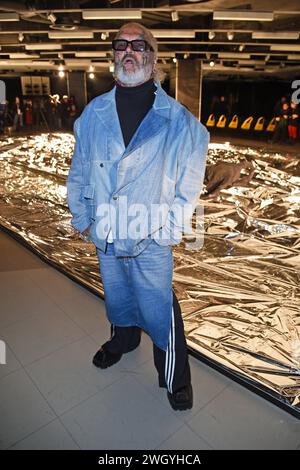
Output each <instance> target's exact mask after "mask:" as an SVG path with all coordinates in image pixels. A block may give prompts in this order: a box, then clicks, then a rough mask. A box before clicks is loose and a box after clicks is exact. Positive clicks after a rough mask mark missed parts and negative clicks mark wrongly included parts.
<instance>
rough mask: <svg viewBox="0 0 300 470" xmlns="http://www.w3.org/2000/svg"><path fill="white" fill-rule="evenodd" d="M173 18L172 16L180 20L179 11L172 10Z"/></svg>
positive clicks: (174, 19)
mask: <svg viewBox="0 0 300 470" xmlns="http://www.w3.org/2000/svg"><path fill="white" fill-rule="evenodd" d="M171 18H172V21H178V20H179V15H178V12H177V11H172V12H171Z"/></svg>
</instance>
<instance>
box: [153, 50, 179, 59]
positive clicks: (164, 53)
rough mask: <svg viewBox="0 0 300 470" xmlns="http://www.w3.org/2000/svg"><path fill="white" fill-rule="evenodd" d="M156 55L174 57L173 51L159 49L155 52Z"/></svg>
mask: <svg viewBox="0 0 300 470" xmlns="http://www.w3.org/2000/svg"><path fill="white" fill-rule="evenodd" d="M157 57H166V58H168V57H175V52H161V51H159V52H158V53H157Z"/></svg>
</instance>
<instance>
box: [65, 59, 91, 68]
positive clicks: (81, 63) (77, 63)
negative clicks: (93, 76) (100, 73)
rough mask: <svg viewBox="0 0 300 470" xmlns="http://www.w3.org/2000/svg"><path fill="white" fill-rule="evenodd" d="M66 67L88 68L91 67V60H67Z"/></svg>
mask: <svg viewBox="0 0 300 470" xmlns="http://www.w3.org/2000/svg"><path fill="white" fill-rule="evenodd" d="M65 64H66V67H68V68H69V67H82V68H85V69H86V68H87V67H89V66H90V65H91V61H90V60H83V59H65Z"/></svg>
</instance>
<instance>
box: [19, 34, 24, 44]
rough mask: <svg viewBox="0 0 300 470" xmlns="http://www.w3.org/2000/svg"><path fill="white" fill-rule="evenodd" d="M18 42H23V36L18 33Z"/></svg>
mask: <svg viewBox="0 0 300 470" xmlns="http://www.w3.org/2000/svg"><path fill="white" fill-rule="evenodd" d="M19 41H20V42H22V41H24V34H23V33H19Z"/></svg>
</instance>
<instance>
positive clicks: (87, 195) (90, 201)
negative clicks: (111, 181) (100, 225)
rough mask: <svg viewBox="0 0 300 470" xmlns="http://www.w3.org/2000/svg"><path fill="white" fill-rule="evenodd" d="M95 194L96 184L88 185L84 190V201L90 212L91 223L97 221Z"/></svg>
mask: <svg viewBox="0 0 300 470" xmlns="http://www.w3.org/2000/svg"><path fill="white" fill-rule="evenodd" d="M94 194H95V185H94V184H87V185H86V186H85V187H84V189H83V200H84V202H85V204H86V207H87V210H88V216H89V218H90V220H91V221H94V220H95V201H94Z"/></svg>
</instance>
